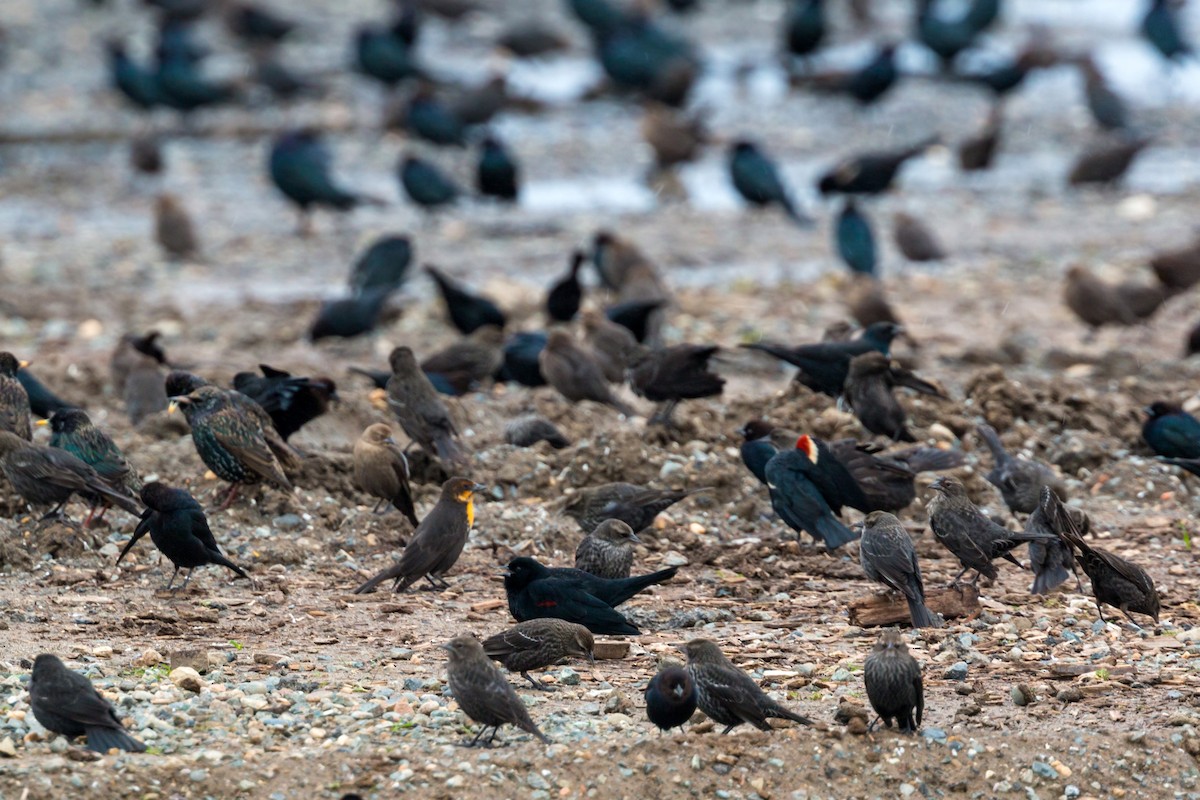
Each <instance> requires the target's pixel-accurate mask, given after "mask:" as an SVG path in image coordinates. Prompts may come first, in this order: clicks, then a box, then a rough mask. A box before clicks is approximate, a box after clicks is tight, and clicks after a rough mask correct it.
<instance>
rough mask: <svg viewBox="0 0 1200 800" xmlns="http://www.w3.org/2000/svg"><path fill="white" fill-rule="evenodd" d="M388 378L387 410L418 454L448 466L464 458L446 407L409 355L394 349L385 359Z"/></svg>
mask: <svg viewBox="0 0 1200 800" xmlns="http://www.w3.org/2000/svg"><path fill="white" fill-rule="evenodd" d="M388 363H389V364H390V365H391V368H392V377H391V378H389V379H388V383H387V403H388V408H390V409H391V410H392V413H393V414H395V415H396V419H397V420H399V422H400V427H401V428H403V429H404V432H405V433H406V434H408V438H410V439H412V440H413V441H414V442H415V443H416V444H417V445H418V446H420V448H421V449H422V450H424V451H425V452H427V453H429V454H430V455H436V456H437V457H438V458H440V459H442V460H443V461H446V462H449V463H451V464H460V463H462V462H463V461H464V460H465V458H466V454H465V453H464V452H463V450H462V447H461V446H460V445H459V443H458V428H457V427H456V426H455V425H454V420H452V419H451V418H450V412H449V410H448V409H447V408H446V404H445V403H443V402H442V400H441V398H439V397H438V394H437V390H436V389H434V388H433V384H432V383H430V382H429V378H428V377H427V376H426V375H425V373H424V372H423V371H422V370H421V368H420V366H418V364H417V360H416V357H415V356H414V355H413V351H412V350H411V349H409V348H407V347H397V348H396V349H395V350H393V351H392V354H391V356H389V358H388Z"/></svg>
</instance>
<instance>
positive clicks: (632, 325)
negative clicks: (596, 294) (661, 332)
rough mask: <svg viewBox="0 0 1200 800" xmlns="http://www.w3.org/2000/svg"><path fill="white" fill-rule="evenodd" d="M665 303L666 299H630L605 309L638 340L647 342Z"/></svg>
mask: <svg viewBox="0 0 1200 800" xmlns="http://www.w3.org/2000/svg"><path fill="white" fill-rule="evenodd" d="M664 305H666V301H665V300H630V301H628V302H625V303H617V304H616V305H612V306H609V307H608V308H606V309H604V316H605V317H606V318H607V319H608V321H609V322H613V323H616V324H617V325H620V326H621V327H622V328H625V329H626V330H628V331H629V332H630V333H632V334H633V338H634V339H636V340H637V341H639V342H645V341H646V339H647V338H649V336H650V334H651V332H652V331H653V330H654V324H653V320H654V318H655V317H656V316H658V315H659V312H660V311H661V310H662V307H663V306H664Z"/></svg>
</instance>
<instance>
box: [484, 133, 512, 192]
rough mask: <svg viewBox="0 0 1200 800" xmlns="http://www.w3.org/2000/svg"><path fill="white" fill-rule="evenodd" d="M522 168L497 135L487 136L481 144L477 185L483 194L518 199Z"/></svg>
mask: <svg viewBox="0 0 1200 800" xmlns="http://www.w3.org/2000/svg"><path fill="white" fill-rule="evenodd" d="M519 178H520V169H519V167H518V166H517V163H516V161H514V160H513V156H512V153H510V152H509V150H508V148H507V147H505V146H504V143H503V142H501V141H500V140H499V139H498V138H496V137H495V136H487V137H485V138H484V140H483V143H482V144H481V145H480V152H479V164H478V165H477V166H476V172H475V187H476V188H477V189H478V190H479V193H480V194H481V195H484V196H486V197H495V198H497V199H500V200H508V201H510V202H512V201H515V200H516V199H517V193H518V192H519V191H520V187H519V182H520V181H519Z"/></svg>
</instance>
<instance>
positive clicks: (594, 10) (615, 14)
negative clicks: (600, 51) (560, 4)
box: [566, 0, 628, 36]
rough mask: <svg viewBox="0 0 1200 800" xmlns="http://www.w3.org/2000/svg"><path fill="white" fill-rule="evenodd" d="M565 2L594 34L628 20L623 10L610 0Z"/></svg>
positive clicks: (610, 29) (613, 27)
mask: <svg viewBox="0 0 1200 800" xmlns="http://www.w3.org/2000/svg"><path fill="white" fill-rule="evenodd" d="M566 4H567V7H568V8H570V10H571V13H572V14H574V15H575V17H576V18H577V19H578V20H579V21H580V22H582V23H583V24H584V25H586V26H587V27H588V29H589V30H590V31H591V32H592V34H594V35H596V36H600V35H603V34H605V33H608V32H609V31H612V30H615V29H617V28H619V27H621V26H622V25H624V24H626V22H627V21H628V16H627V14H626V12H625V10H624V9H623V8H622V7H621V6H620V5H619V4H617V3H614V2H612V0H566Z"/></svg>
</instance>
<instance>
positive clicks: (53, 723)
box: [29, 653, 146, 753]
mask: <svg viewBox="0 0 1200 800" xmlns="http://www.w3.org/2000/svg"><path fill="white" fill-rule="evenodd" d="M29 708H30V710H31V711H33V716H34V717H35V718H36V719H37V721H38V723H39V724H40V725H41V726H42V727H43V728H45V729H46V730H48V731H52V732H54V733H58V734H62V735H63V736H66V737H68V738H71V739H74V738H75V737H77V736H87V746H88V749H89V750H94V751H96V752H97V753H107V752H109V751H110V750H125V751H128V752H131V753H143V752H145V751H146V745H144V744H143V743H142V742H139V741H138V740H137V739H135V738H133V737H132V736H130V735H129V732H128V731H127V730H125V726H124V725H123V724H122V723H121V720H120V718H118V717H117V712H116V709H114V708H113V705H112V703H110V702H108V700H106V699H104V697H103V696H102V695H101V694H100V693H99V692H97V691H96V688H95V687H94V686H92V682H91V681H89V680H88V679H87V678H85V677H84V676H82V675H80V674H79V673H78V672H75V671H74V670H70V669H67V667H66V665H64V664H63V662H62V661H61V660H59V658H58V656H54V655H50V654H48V653H43V654H41V655H39V656H38V657H37V658H35V659H34V660H33V672H32V673H31V674H30V676H29Z"/></svg>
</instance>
